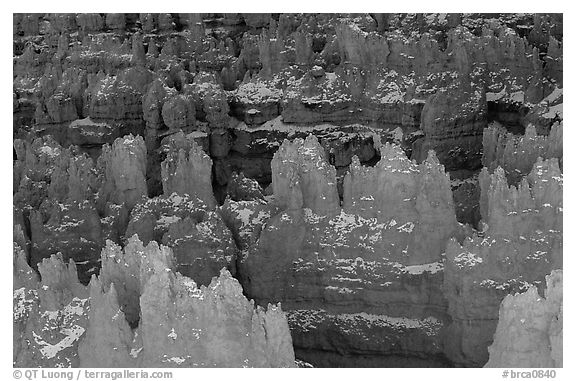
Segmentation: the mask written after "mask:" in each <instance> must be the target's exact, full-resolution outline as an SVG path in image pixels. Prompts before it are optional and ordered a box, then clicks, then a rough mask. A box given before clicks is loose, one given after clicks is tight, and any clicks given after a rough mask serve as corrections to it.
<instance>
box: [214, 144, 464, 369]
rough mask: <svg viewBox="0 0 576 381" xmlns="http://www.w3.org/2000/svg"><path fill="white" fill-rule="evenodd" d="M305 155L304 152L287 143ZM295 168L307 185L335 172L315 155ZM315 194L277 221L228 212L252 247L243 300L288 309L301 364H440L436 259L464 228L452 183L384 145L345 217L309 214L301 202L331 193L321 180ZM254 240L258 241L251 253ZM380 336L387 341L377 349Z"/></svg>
mask: <svg viewBox="0 0 576 381" xmlns="http://www.w3.org/2000/svg"><path fill="white" fill-rule="evenodd" d="M298 144H300V145H303V142H302V141H295V142H294V143H292V145H295V146H296V147H298ZM304 144H305V143H304ZM284 145H285V146H288V144H286V142H285V143H284ZM289 147H290V148H291V146H289ZM281 150H282V149H281ZM279 152H281V151H279ZM396 155H399V156H396ZM278 156H279V155H278ZM286 156H288V155H286ZM295 156H296V155H293V156H291V157H295ZM275 160H276V158H275ZM298 163H299V165H300V167H303V168H306V169H307V171H308V172H305V174H307V173H318V172H320V171H319V170H318V169H317V168H318V167H321V168H325V167H330V165H329V164H326V163H325V162H324V161H323V160H321V156H317V155H303V154H301V155H300V159H299V162H298ZM279 167H280V169H279V170H280V171H285V169H284V168H285V167H282V166H279ZM277 168H278V167H276V166H274V165H273V167H272V170H273V178H275V176H277V173H276V171H277ZM296 169H298V167H296ZM332 171H333V167H332V169H330V168H327V169H324V170H323V171H322V172H323V173H331V172H332ZM295 172H296V171H295ZM283 173H285V172H283ZM283 173H281V174H283ZM296 173H298V172H296ZM332 173H333V172H332ZM315 177H318V175H316V176H315ZM273 184H274V183H273ZM308 184H309V185H308ZM308 184H307V186H308V188H307V190H306V192H300V193H298V195H299V197H300V198H299V200H301V201H300V205H297V204H295V203H292V204H286V203H282V202H280V203H279V205H281V210H280V211H279V212H275V211H274V210H270V209H268V210H266V207H265V206H262V207H259V206H257V205H255V204H252V205H250V204H248V203H246V204H242V205H240V203H237V204H233V203H230V205H229V206H228V209H227V210H228V211H229V212H228V213H232V214H234V213H235V214H236V215H238V216H240V217H237V219H240V220H242V221H241V224H237V225H236V228H235V227H232V230H233V231H236V232H237V234H238V235H239V236H240V237H241V238H244V240H243V241H242V242H245V246H248V249H246V250H245V251H244V252H243V258H242V260H241V262H240V267H239V270H240V279H241V280H242V281H243V282H244V284H245V288H246V292H247V294H248V295H250V296H253V297H254V298H255V299H256V301H258V302H261V303H262V302H263V303H265V302H268V301H272V300H281V301H282V303H283V305H284V306H285V308H287V309H288V316H289V322H290V324H291V328H292V334H293V337H294V343H295V346H296V349H297V354H298V355H299V356H301V357H302V358H303V359H305V360H306V359H307V358H308V359H310V361H314V362H316V363H318V364H323V365H332V366H333V365H335V363H331V362H330V360H329V357H328V358H327V357H325V356H324V357H323V356H321V355H320V353H321V352H322V351H324V352H338V353H342V354H343V356H344V357H346V356H353V355H355V354H356V355H359V354H363V355H366V356H368V357H369V358H370V357H372V361H373V362H372V365H374V364H376V365H378V366H402V365H403V364H404V366H405V365H406V364H407V363H409V362H410V361H408V360H403V358H406V357H410V358H411V357H412V356H413V357H415V358H420V360H418V361H422V363H421V364H427V365H429V366H441V365H442V364H444V362H443V361H445V360H444V358H443V352H442V350H443V349H442V337H443V333H444V330H445V326H446V325H447V322H448V317H447V315H445V313H444V311H445V308H446V305H445V303H446V301H445V300H444V299H443V296H442V293H441V291H440V288H441V287H442V268H443V265H442V263H441V261H442V259H441V253H442V251H443V247H444V246H443V244H444V242H445V241H446V240H447V239H448V237H450V236H452V235H454V234H457V235H459V234H460V232H459V229H460V228H459V226H458V224H457V222H456V218H455V214H454V206H453V203H452V199H451V194H450V184H449V179H448V177H447V176H446V175H445V174H444V170H443V169H442V167H441V165H440V164H439V163H438V161H437V159H436V158H435V157H434V155H431V157H430V158H429V159H428V160H427V161H426V162H424V163H423V164H421V165H420V166H418V165H416V164H415V163H412V162H410V161H409V160H408V159H406V157H405V156H404V154H403V153H402V151H401V150H400V149H399V148H398V147H394V146H390V145H385V146H383V148H382V152H381V161H380V162H379V163H378V164H377V165H376V166H375V167H374V168H364V167H362V166H361V165H360V164H359V163H358V160H357V158H355V159H353V164H352V166H351V173H350V174H349V175H348V176H347V178H346V180H345V187H344V200H345V202H344V210H341V212H340V213H339V214H336V215H334V214H331V215H326V213H324V214H321V213H319V212H314V211H313V210H312V209H311V207H303V206H301V205H314V204H310V203H308V204H306V203H307V202H309V201H307V199H306V197H311V198H312V200H316V199H317V195H318V194H319V190H322V189H323V187H325V185H324V184H325V182H324V181H323V180H322V181H318V180H317V181H316V182H315V183H314V182H310V183H308ZM297 185H298V184H297ZM314 186H315V187H316V188H314ZM387 187H389V188H387ZM383 188H385V189H383ZM280 189H281V190H282V191H285V190H284V189H285V188H282V187H281V188H280ZM297 189H298V188H297ZM332 189H333V190H335V184H333V185H332ZM400 189H402V190H400ZM389 190H393V191H392V192H389ZM274 192H275V197H276V188H275V189H274ZM363 192H366V193H363ZM320 194H321V193H320ZM368 194H370V196H368ZM372 195H373V196H372ZM386 197H390V198H389V199H388V198H386ZM398 197H399V198H400V201H398V199H397V198H398ZM276 202H277V200H275V201H274V204H276ZM274 204H272V205H271V206H270V207H273V206H274ZM360 204H361V205H360ZM270 207H269V208H270ZM251 208H253V209H251ZM282 209H283V210H282ZM324 210H325V209H324ZM268 215H270V216H271V217H270V218H269V219H268ZM225 219H226V218H225ZM262 219H265V220H267V221H266V222H265V224H264V225H261V221H262ZM244 220H245V221H244ZM259 222H260V223H259ZM260 226H262V227H260ZM236 229H237V230H236ZM256 229H261V233H260V236H259V238H258V241H257V242H255V244H254V245H253V246H249V244H250V242H253V239H251V238H250V237H251V236H252V235H253V234H254V233H253V232H254V231H255V230H256ZM283 237H291V239H290V240H286V239H284V238H283ZM422 237H425V238H422ZM421 242H426V246H425V247H424V246H422V244H421ZM434 242H436V243H434ZM431 248H432V250H431ZM279 277H280V279H281V280H280V281H279V280H278V278H279ZM377 336H382V337H386V338H387V340H385V341H378V340H372V339H371V338H372V337H377ZM401 353H402V354H401ZM424 353H426V354H424ZM403 356H405V357H403ZM342 361H345V360H344V359H343V360H342ZM403 361H407V362H403ZM415 361H416V360H415ZM368 363H370V362H368ZM343 364H345V363H343Z"/></svg>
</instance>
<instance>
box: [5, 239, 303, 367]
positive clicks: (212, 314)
mask: <svg viewBox="0 0 576 381" xmlns="http://www.w3.org/2000/svg"><path fill="white" fill-rule="evenodd" d="M102 262H103V269H102V274H101V275H100V277H99V278H98V277H96V276H94V277H93V278H92V280H91V282H90V285H89V286H88V287H85V286H83V285H81V284H80V283H79V282H78V279H77V277H76V267H75V265H74V262H71V263H70V265H69V266H66V265H65V264H64V263H63V262H62V258H61V257H56V256H53V257H52V258H50V259H47V260H45V261H44V262H43V263H42V264H41V266H40V267H39V269H40V275H41V278H42V280H41V281H38V279H37V276H36V275H35V273H34V272H33V271H32V270H31V269H30V268H29V267H28V265H27V264H26V261H25V258H23V252H22V251H18V250H16V251H15V255H14V339H15V346H14V364H15V366H18V367H29V366H31V365H34V366H36V367H78V366H81V367H195V366H204V367H294V366H295V361H294V352H293V349H292V340H291V337H290V334H289V331H288V324H287V320H286V316H285V315H284V313H283V312H282V311H281V309H280V306H275V305H269V306H268V308H267V309H263V308H262V307H255V306H254V302H251V301H248V300H247V299H246V298H245V297H244V296H243V295H242V287H241V286H240V284H239V283H238V281H236V280H235V279H234V278H232V276H231V275H230V273H229V272H228V271H226V270H222V272H221V273H220V274H219V275H218V276H217V277H215V278H214V279H213V280H212V282H211V283H210V284H209V285H208V286H202V287H200V288H199V287H198V286H197V285H196V283H195V282H194V281H193V280H191V279H190V278H187V277H185V276H183V275H181V274H179V273H175V272H174V271H173V266H174V257H173V254H172V251H171V249H170V248H168V247H165V246H161V247H158V245H157V244H156V243H151V244H149V245H148V246H144V245H142V243H141V242H140V241H139V240H138V239H137V238H136V237H133V238H132V239H130V241H129V243H128V245H127V246H126V248H125V249H124V250H122V249H121V248H120V247H118V246H116V245H115V244H113V243H112V242H108V244H107V246H106V248H105V249H104V250H103V251H102ZM127 265H128V266H127ZM134 319H136V323H137V324H138V327H137V328H131V325H130V324H129V323H132V324H134V323H135V320H134Z"/></svg>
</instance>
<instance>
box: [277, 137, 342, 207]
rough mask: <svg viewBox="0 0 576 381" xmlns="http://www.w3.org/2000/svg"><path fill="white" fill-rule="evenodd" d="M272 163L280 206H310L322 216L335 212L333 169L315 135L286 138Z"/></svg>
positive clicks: (337, 205) (338, 205)
mask: <svg viewBox="0 0 576 381" xmlns="http://www.w3.org/2000/svg"><path fill="white" fill-rule="evenodd" d="M271 166H272V188H273V190H274V197H275V200H276V202H278V204H279V205H280V206H281V207H282V208H284V209H287V210H298V209H301V208H309V209H311V210H312V211H313V212H314V213H317V214H319V215H322V216H333V215H336V214H338V212H339V211H340V200H339V199H338V191H337V189H336V171H335V168H334V167H333V166H331V165H329V163H328V162H327V160H326V157H325V153H324V150H323V148H322V146H321V145H320V143H319V142H318V139H316V138H315V137H314V135H308V137H307V138H306V140H302V139H296V140H295V141H294V142H290V141H287V140H285V141H284V142H283V143H282V145H281V146H280V149H279V150H278V151H277V152H276V154H274V158H273V159H272V163H271Z"/></svg>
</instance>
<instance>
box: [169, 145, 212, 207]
mask: <svg viewBox="0 0 576 381" xmlns="http://www.w3.org/2000/svg"><path fill="white" fill-rule="evenodd" d="M211 175H212V160H211V159H210V157H209V156H208V155H206V153H205V152H204V151H203V150H202V148H200V147H199V146H198V145H197V144H196V142H195V141H192V142H191V147H190V149H189V150H185V149H180V150H178V151H174V152H170V153H168V156H167V157H166V159H165V160H164V161H163V162H162V188H163V189H164V193H165V194H171V193H174V192H175V193H178V194H181V195H189V196H191V197H196V198H199V199H200V200H202V201H203V202H205V203H206V204H207V205H208V207H209V208H213V207H214V206H215V205H216V200H215V199H214V194H213V191H212V177H211Z"/></svg>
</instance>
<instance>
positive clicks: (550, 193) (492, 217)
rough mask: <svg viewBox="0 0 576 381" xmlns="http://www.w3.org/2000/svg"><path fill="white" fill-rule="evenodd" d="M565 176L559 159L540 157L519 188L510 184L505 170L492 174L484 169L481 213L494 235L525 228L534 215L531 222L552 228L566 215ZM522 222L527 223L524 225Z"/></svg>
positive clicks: (500, 169)
mask: <svg viewBox="0 0 576 381" xmlns="http://www.w3.org/2000/svg"><path fill="white" fill-rule="evenodd" d="M562 177H563V176H562V173H561V171H560V167H559V164H558V159H556V158H552V159H547V160H543V159H542V158H537V159H536V163H535V164H534V166H533V169H532V170H531V171H530V173H529V175H528V176H527V177H524V178H523V179H522V180H521V181H520V183H519V184H518V185H517V186H514V185H510V186H509V185H508V180H507V178H506V173H505V171H504V169H502V168H501V167H498V168H496V170H495V171H494V173H493V174H491V175H490V174H489V172H488V170H487V169H486V168H484V169H483V170H482V171H481V173H480V176H479V182H480V188H481V194H480V212H481V214H482V218H483V219H484V222H486V223H487V224H488V225H489V227H490V230H491V231H492V232H494V233H496V232H499V231H501V232H502V233H504V232H508V231H509V230H510V229H512V228H513V227H516V228H517V227H518V226H519V225H525V224H526V223H527V221H528V216H529V215H533V216H532V217H531V218H530V219H531V220H534V221H535V222H537V224H538V225H539V226H540V228H546V229H550V228H552V226H555V225H557V224H558V223H559V219H560V218H561V216H562V191H563V181H562ZM543 212H545V213H543ZM548 213H552V215H549V214H548ZM518 219H520V220H522V221H523V222H522V223H520V220H518ZM512 221H516V222H515V223H512Z"/></svg>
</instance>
